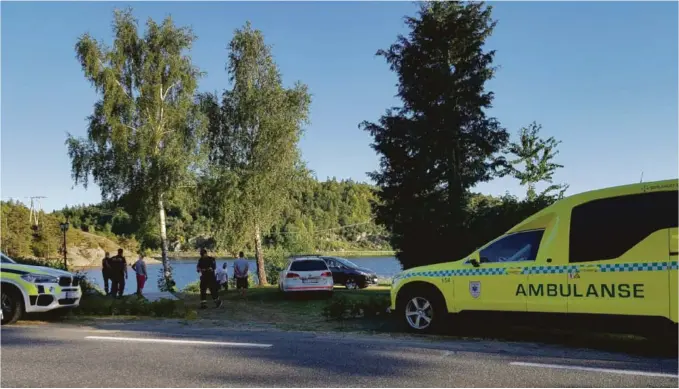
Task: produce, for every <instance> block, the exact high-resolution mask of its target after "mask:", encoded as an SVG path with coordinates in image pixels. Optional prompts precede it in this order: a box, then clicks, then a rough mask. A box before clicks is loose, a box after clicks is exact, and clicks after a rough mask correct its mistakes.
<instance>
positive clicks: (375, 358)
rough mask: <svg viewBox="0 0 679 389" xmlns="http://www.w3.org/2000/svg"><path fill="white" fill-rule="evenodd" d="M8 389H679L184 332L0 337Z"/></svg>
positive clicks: (295, 337) (589, 356)
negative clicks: (18, 388) (481, 388)
mask: <svg viewBox="0 0 679 389" xmlns="http://www.w3.org/2000/svg"><path fill="white" fill-rule="evenodd" d="M0 335H1V344H2V347H1V348H0V352H1V353H0V358H1V366H0V386H2V387H253V386H255V387H269V386H275V387H675V388H676V387H677V385H678V380H677V360H676V359H653V358H642V357H633V356H628V355H625V354H613V353H604V352H598V351H592V350H575V349H565V348H561V347H556V346H546V345H539V344H530V343H508V342H498V341H433V340H427V339H417V338H408V337H400V338H394V337H389V336H367V335H360V336H359V335H349V334H345V335H342V334H312V333H294V332H282V331H281V332H278V331H233V330H226V329H219V328H214V327H213V328H207V327H198V326H193V325H192V326H188V325H185V324H181V323H175V324H172V323H167V322H135V323H108V324H97V325H96V326H76V325H64V324H49V325H18V326H8V327H3V328H2V329H1V330H0Z"/></svg>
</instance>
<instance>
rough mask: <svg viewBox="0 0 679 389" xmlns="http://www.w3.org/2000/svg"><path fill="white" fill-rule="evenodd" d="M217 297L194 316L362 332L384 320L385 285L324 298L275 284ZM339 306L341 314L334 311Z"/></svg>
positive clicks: (193, 299)
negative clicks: (290, 291) (289, 291)
mask: <svg viewBox="0 0 679 389" xmlns="http://www.w3.org/2000/svg"><path fill="white" fill-rule="evenodd" d="M180 296H181V298H182V300H183V301H184V303H185V304H186V306H188V307H198V305H199V304H200V296H199V295H198V294H196V293H181V294H180ZM220 297H221V299H222V300H223V301H224V305H223V306H222V308H220V309H214V308H209V309H206V310H199V311H198V318H199V319H206V320H212V321H214V322H215V323H222V324H224V325H233V324H236V325H238V324H240V325H243V326H250V325H253V324H254V323H256V325H257V326H269V327H272V328H278V329H284V330H298V331H347V330H354V331H362V330H371V329H372V330H375V329H378V328H379V327H380V326H381V325H382V323H383V322H386V321H387V319H386V318H385V317H384V316H386V314H385V310H386V308H387V306H388V305H389V288H386V287H379V286H376V287H369V288H366V289H362V290H347V289H345V288H336V289H335V292H334V293H333V296H332V297H331V298H327V297H324V296H322V295H314V294H308V295H285V294H283V293H281V292H280V291H279V290H278V288H277V287H255V288H251V289H248V291H247V296H246V297H245V298H243V297H241V296H240V295H239V293H238V292H237V291H235V290H229V291H221V292H220ZM208 299H209V297H208ZM329 307H335V308H334V309H335V311H333V312H330V311H329ZM340 309H342V311H343V312H342V313H343V314H342V315H341V317H340V316H338V314H337V313H336V312H338V311H339V310H340ZM380 310H381V312H379V311H380ZM366 311H367V314H366V313H365V312H366ZM333 313H334V316H333Z"/></svg>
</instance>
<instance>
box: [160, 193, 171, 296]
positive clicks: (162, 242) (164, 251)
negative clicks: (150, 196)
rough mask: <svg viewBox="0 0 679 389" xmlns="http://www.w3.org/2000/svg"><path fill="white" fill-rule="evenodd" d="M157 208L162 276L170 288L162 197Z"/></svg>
mask: <svg viewBox="0 0 679 389" xmlns="http://www.w3.org/2000/svg"><path fill="white" fill-rule="evenodd" d="M158 208H160V250H161V253H162V254H161V256H162V260H163V276H164V278H165V285H167V286H168V288H170V287H171V281H172V271H171V270H170V261H169V259H168V258H167V229H166V227H165V205H164V204H163V196H162V195H161V196H160V200H158Z"/></svg>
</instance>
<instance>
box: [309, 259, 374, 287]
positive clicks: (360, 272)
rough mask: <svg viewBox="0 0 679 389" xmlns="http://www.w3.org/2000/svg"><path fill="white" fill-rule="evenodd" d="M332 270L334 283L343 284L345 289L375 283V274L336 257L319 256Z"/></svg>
mask: <svg viewBox="0 0 679 389" xmlns="http://www.w3.org/2000/svg"><path fill="white" fill-rule="evenodd" d="M321 258H323V260H324V261H325V263H326V264H327V265H328V268H329V269H330V271H331V272H332V279H333V282H334V283H335V285H344V286H346V287H347V289H358V288H361V289H362V288H365V287H367V286H368V285H373V284H377V274H375V272H374V271H372V270H370V269H366V268H363V267H360V266H358V265H356V264H355V263H353V262H351V261H348V260H346V259H344V258H338V257H321Z"/></svg>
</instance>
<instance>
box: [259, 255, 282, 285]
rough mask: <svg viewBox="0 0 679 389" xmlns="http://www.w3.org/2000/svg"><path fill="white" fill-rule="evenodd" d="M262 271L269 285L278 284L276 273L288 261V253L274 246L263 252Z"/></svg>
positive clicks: (278, 272)
mask: <svg viewBox="0 0 679 389" xmlns="http://www.w3.org/2000/svg"><path fill="white" fill-rule="evenodd" d="M264 254H265V256H264V272H266V278H267V280H268V281H269V283H270V284H271V285H277V284H278V275H279V274H280V272H281V271H283V269H284V268H285V266H286V265H287V263H288V259H287V258H288V253H287V252H285V251H284V250H282V249H279V248H276V249H271V250H267V251H265V252H264Z"/></svg>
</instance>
